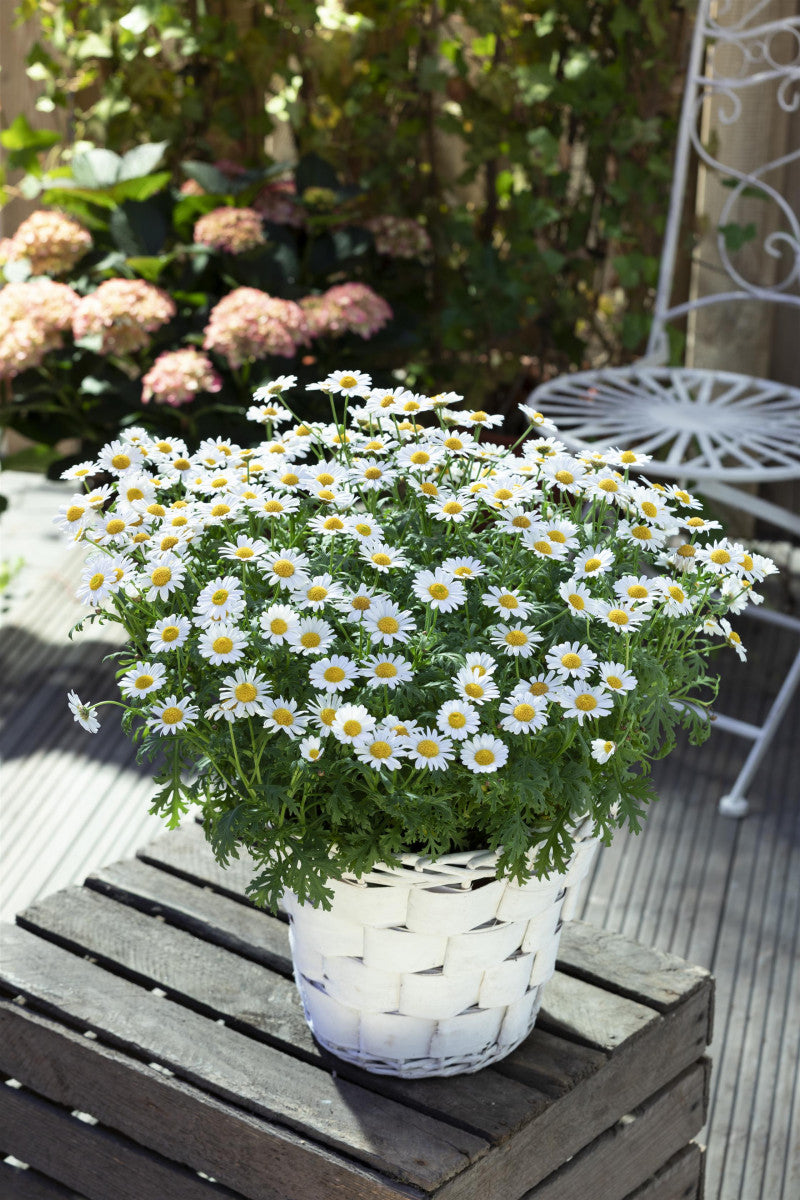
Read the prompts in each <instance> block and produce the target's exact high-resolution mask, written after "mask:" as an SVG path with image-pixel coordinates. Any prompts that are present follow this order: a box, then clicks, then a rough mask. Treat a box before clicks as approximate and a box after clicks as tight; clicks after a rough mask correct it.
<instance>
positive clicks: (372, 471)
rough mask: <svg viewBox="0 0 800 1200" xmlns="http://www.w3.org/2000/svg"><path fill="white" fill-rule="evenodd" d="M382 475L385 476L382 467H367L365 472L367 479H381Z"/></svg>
mask: <svg viewBox="0 0 800 1200" xmlns="http://www.w3.org/2000/svg"><path fill="white" fill-rule="evenodd" d="M381 475H383V471H382V470H381V469H380V467H367V469H366V471H365V472H364V477H365V479H380V477H381Z"/></svg>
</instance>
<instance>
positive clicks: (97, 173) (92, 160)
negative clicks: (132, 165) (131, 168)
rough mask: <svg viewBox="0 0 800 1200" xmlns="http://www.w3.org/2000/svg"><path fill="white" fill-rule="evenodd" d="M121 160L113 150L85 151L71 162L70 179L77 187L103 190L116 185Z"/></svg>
mask: <svg viewBox="0 0 800 1200" xmlns="http://www.w3.org/2000/svg"><path fill="white" fill-rule="evenodd" d="M121 162H122V159H121V158H120V156H119V155H118V154H114V152H113V150H103V149H101V148H98V149H96V150H87V151H86V153H85V154H76V155H75V157H74V158H73V160H72V177H73V179H74V180H75V182H76V183H77V185H78V186H79V187H84V188H104V187H110V186H111V184H113V183H116V182H117V179H118V178H119V168H120V164H121Z"/></svg>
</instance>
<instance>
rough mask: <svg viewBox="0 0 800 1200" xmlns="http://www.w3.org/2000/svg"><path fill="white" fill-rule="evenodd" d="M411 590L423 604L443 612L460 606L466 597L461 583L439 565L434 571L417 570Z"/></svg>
mask: <svg viewBox="0 0 800 1200" xmlns="http://www.w3.org/2000/svg"><path fill="white" fill-rule="evenodd" d="M411 590H412V592H413V593H414V595H415V596H416V597H417V598H418V599H419V600H421V601H422V602H423V603H424V604H429V605H430V606H431V608H434V609H437V610H438V611H440V612H445V613H447V612H453V611H455V609H457V608H460V607H461V605H462V604H464V602H465V601H466V599H467V593H466V591H465V590H464V585H463V583H460V582H459V580H457V579H454V578H453V576H452V575H451V574H450V573H449V571H445V570H444V569H443V568H441V567H440V568H439V569H438V570H436V571H418V572H417V574H416V575H415V577H414V582H413V583H412V585H411Z"/></svg>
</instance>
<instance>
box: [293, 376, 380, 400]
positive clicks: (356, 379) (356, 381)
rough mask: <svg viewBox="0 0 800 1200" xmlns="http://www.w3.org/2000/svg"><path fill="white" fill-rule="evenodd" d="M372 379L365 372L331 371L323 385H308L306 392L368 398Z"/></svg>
mask: <svg viewBox="0 0 800 1200" xmlns="http://www.w3.org/2000/svg"><path fill="white" fill-rule="evenodd" d="M371 386H372V378H371V376H369V375H367V374H366V373H365V372H364V371H331V373H330V375H328V377H327V379H325V380H324V382H323V383H321V384H308V385H306V391H307V392H308V391H312V390H313V391H316V390H319V391H323V392H332V393H333V394H334V395H341V396H368V395H369V390H370V387H371Z"/></svg>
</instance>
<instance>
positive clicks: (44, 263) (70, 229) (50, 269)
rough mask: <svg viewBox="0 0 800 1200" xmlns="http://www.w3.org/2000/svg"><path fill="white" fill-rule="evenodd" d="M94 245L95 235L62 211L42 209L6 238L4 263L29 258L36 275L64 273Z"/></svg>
mask: <svg viewBox="0 0 800 1200" xmlns="http://www.w3.org/2000/svg"><path fill="white" fill-rule="evenodd" d="M91 247H92V235H91V234H90V233H89V231H88V229H84V227H83V226H82V225H80V224H79V223H78V222H77V221H73V219H72V218H71V217H66V216H64V214H63V213H59V212H51V211H50V210H48V209H44V208H42V209H39V211H38V212H35V213H31V215H30V216H29V217H28V218H27V219H26V220H24V221H23V222H22V224H21V225H20V227H19V229H18V230H17V231H16V233H15V234H14V236H13V237H11V238H4V239H3V245H2V256H3V257H2V259H0V261H3V262H13V261H15V260H16V259H19V258H27V259H28V261H29V262H30V264H31V273H32V274H33V275H63V274H65V272H67V271H69V270H71V269H72V267H74V266H75V263H76V262H78V260H79V259H81V258H83V256H84V254H85V253H86V252H87V250H90V249H91Z"/></svg>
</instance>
